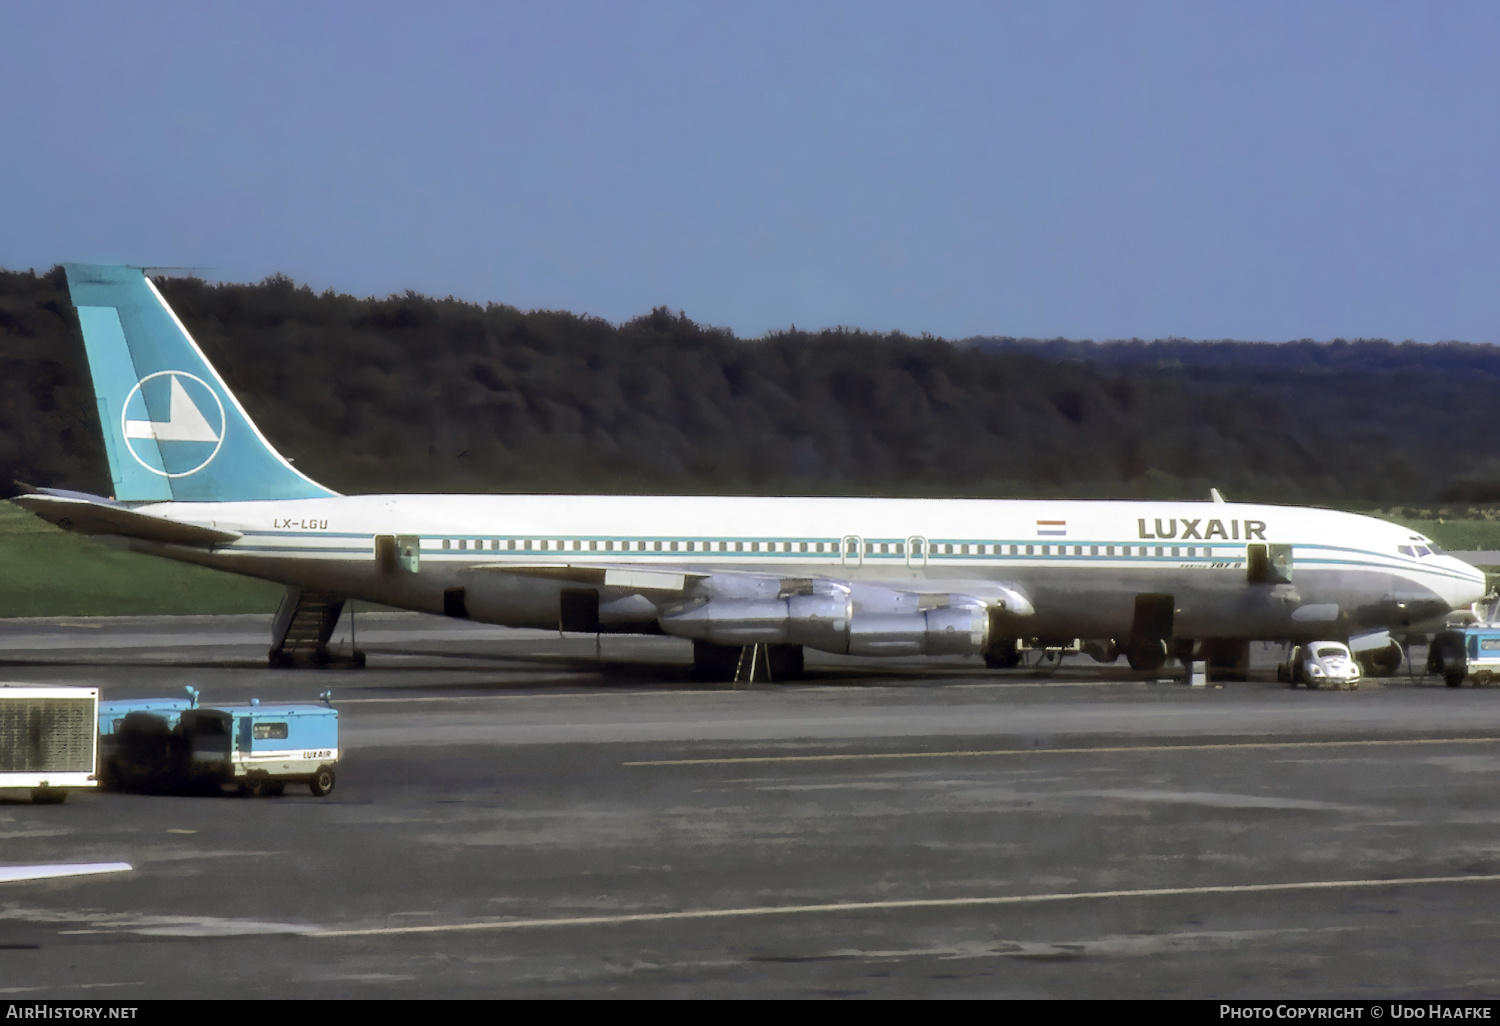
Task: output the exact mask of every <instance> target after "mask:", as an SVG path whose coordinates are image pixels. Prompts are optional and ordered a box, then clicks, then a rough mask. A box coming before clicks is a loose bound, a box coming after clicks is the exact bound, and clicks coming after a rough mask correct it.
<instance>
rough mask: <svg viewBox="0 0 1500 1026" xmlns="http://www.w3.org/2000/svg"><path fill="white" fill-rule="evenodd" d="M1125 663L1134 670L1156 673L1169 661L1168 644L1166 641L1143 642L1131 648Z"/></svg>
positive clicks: (1126, 654)
mask: <svg viewBox="0 0 1500 1026" xmlns="http://www.w3.org/2000/svg"><path fill="white" fill-rule="evenodd" d="M1125 661H1126V662H1128V663H1129V664H1130V668H1131V669H1132V670H1146V671H1151V672H1155V671H1156V670H1159V669H1161V668H1162V664H1163V663H1165V662H1166V661H1167V644H1166V642H1164V641H1143V642H1138V643H1136V644H1133V645H1131V646H1130V648H1129V650H1127V651H1126V653H1125Z"/></svg>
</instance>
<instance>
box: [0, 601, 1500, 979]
mask: <svg viewBox="0 0 1500 1026" xmlns="http://www.w3.org/2000/svg"><path fill="white" fill-rule="evenodd" d="M267 631H268V619H267V618H264V617H260V618H257V617H201V618H199V617H184V618H121V619H101V620H31V621H8V622H0V679H8V680H12V681H35V682H48V683H69V684H85V685H96V686H100V687H102V688H103V689H104V696H105V697H106V698H128V697H147V696H150V697H163V696H169V695H174V694H177V693H180V692H181V690H182V687H183V686H184V685H186V684H192V685H194V686H196V687H198V688H200V689H201V690H202V692H203V701H204V702H205V703H209V704H212V703H214V702H229V701H242V700H244V699H247V698H249V697H252V696H254V697H260V698H262V699H263V700H278V701H283V700H304V701H312V700H314V699H315V697H316V695H317V694H318V692H319V691H321V690H323V689H325V688H332V690H333V692H334V705H335V706H336V707H337V708H338V709H339V710H340V721H341V726H342V749H343V759H342V761H341V764H340V766H339V769H338V775H339V779H338V784H337V786H336V788H335V790H334V792H333V793H332V794H331V795H329V796H328V797H326V798H322V799H318V798H314V797H312V796H311V795H310V794H308V793H307V792H306V790H305V789H302V788H296V787H294V788H289V789H288V791H287V794H286V795H285V796H283V797H281V798H261V799H251V798H230V797H223V798H205V797H171V796H146V795H133V794H116V793H101V792H80V793H75V794H73V795H72V796H70V798H69V799H68V801H67V802H66V803H65V804H63V805H55V806H33V805H30V804H27V803H23V802H10V803H4V804H0V863H5V864H16V863H45V862H111V861H125V862H129V863H131V865H132V866H133V867H134V868H133V869H132V870H131V871H130V872H127V873H118V874H112V875H108V876H98V877H74V878H67V879H61V880H54V881H32V882H16V883H5V884H0V996H3V997H6V998H24V999H36V998H46V997H69V998H98V999H110V1000H128V999H136V998H151V997H266V998H277V997H337V996H352V997H450V996H451V997H512V996H513V997H533V996H536V997H540V996H546V997H605V996H652V997H661V996H692V997H729V996H735V997H759V996H851V997H853V996H869V997H927V996H955V997H957V996H966V997H979V996H984V997H1049V996H1050V997H1208V998H1249V997H1254V998H1265V997H1283V998H1304V997H1352V998H1397V997H1483V996H1492V995H1494V994H1495V993H1496V992H1497V991H1500V969H1497V968H1496V965H1497V956H1500V926H1497V922H1500V807H1497V802H1496V800H1495V791H1494V790H1493V788H1494V787H1495V785H1496V783H1497V781H1500V689H1473V688H1468V687H1464V688H1460V689H1448V688H1445V687H1443V686H1442V685H1441V683H1440V682H1438V681H1435V680H1433V679H1428V678H1422V677H1408V676H1398V677H1393V678H1385V679H1383V680H1379V681H1367V682H1366V684H1365V685H1364V686H1363V687H1362V688H1361V689H1360V690H1358V691H1341V692H1331V691H1306V690H1304V689H1300V688H1299V689H1295V690H1292V689H1288V688H1287V687H1285V686H1284V685H1277V684H1276V683H1275V682H1274V674H1273V673H1272V672H1271V670H1270V660H1272V659H1274V656H1275V652H1274V650H1270V649H1265V650H1260V651H1258V652H1257V668H1256V670H1255V672H1254V673H1252V679H1251V680H1249V681H1240V682H1225V683H1222V684H1221V685H1219V686H1211V687H1208V688H1202V689H1198V688H1188V687H1185V686H1184V685H1183V684H1182V683H1181V682H1180V681H1178V680H1176V679H1175V678H1173V677H1171V676H1169V675H1165V674H1163V675H1150V676H1143V675H1137V674H1134V673H1131V672H1130V671H1128V670H1126V669H1124V668H1123V665H1122V666H1121V667H1102V666H1098V665H1096V664H1093V663H1091V662H1089V661H1088V660H1087V659H1086V658H1083V657H1070V658H1069V659H1067V660H1065V661H1064V662H1063V663H1062V665H1061V666H1056V665H1055V664H1046V665H1043V666H1041V667H1033V668H1031V669H1019V670H1013V671H999V672H995V671H987V670H985V669H984V668H983V667H982V665H980V664H979V663H978V662H977V661H967V660H959V659H950V660H938V661H921V660H901V661H889V662H874V663H871V662H864V661H858V660H848V659H836V658H833V657H821V656H816V655H811V656H810V657H809V660H808V671H809V673H808V679H806V680H804V681H801V682H793V683H786V684H770V685H755V686H753V687H744V686H740V687H733V686H730V685H715V686H706V685H700V684H694V683H693V682H692V681H691V680H690V679H689V674H688V672H687V671H688V666H687V663H688V658H689V650H688V648H687V646H686V645H684V644H682V643H680V642H677V641H674V640H672V639H663V638H610V637H606V638H603V639H601V640H599V641H597V642H596V640H595V639H593V638H581V637H577V636H569V637H559V636H558V635H556V634H548V633H545V632H537V631H506V630H502V629H497V628H482V627H475V626H473V625H468V624H463V623H456V622H450V621H444V620H441V619H436V618H424V617H418V616H413V615H407V614H378V615H371V616H367V617H361V618H360V622H359V624H357V632H356V633H357V642H358V644H359V647H360V648H361V649H363V650H365V651H366V652H367V653H368V655H369V666H368V667H367V668H366V669H364V670H330V671H297V670H270V669H267V668H266V667H265V666H264V656H265V649H266V646H267V640H266V634H267ZM1417 661H1418V663H1419V664H1420V662H1421V658H1420V654H1418V659H1417Z"/></svg>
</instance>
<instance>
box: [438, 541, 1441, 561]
mask: <svg viewBox="0 0 1500 1026" xmlns="http://www.w3.org/2000/svg"><path fill="white" fill-rule="evenodd" d="M441 544H442V547H443V548H444V549H446V550H455V549H456V550H458V551H460V552H464V551H475V552H594V553H598V552H632V553H634V552H649V553H657V552H692V553H718V552H723V553H735V552H739V553H745V552H751V553H761V552H765V553H786V554H789V555H792V554H795V555H802V554H804V553H805V554H808V555H824V556H837V555H838V554H839V548H840V546H839V543H838V542H834V541H800V542H793V541H704V540H699V539H693V540H691V541H688V540H678V541H672V540H667V541H663V540H659V539H657V540H651V541H637V540H624V539H612V538H610V539H603V540H600V539H592V540H588V539H581V538H572V539H558V538H444V539H442V542H441ZM910 544H911V551H912V555H914V556H920V555H922V549H923V546H924V544H925V543H924V542H923V541H922V540H921V539H916V538H913V539H911V540H910ZM855 545H856V542H855V541H854V540H853V539H852V538H851V539H849V545H848V552H847V554H848V555H850V556H854V555H857V554H858V549H856V548H855ZM906 546H907V542H901V541H883V542H876V541H867V542H865V551H864V554H865V555H866V556H904V555H905V554H906ZM926 548H927V552H928V554H929V555H930V556H932V557H942V556H1070V555H1071V556H1085V555H1087V556H1094V557H1097V556H1104V557H1106V558H1108V557H1151V556H1155V557H1168V556H1170V557H1171V558H1173V559H1211V558H1213V548H1212V546H1208V545H1050V544H1048V545H1037V544H1030V545H1027V544H1022V543H1015V544H1010V543H1005V542H933V543H932V544H931V545H927V546H926ZM1401 550H1402V552H1403V554H1405V555H1412V552H1411V549H1410V548H1409V547H1408V546H1404V545H1403V546H1402V547H1401ZM1422 554H1423V555H1426V554H1427V553H1426V552H1425V551H1424V552H1422ZM1220 555H1221V556H1222V555H1227V553H1220Z"/></svg>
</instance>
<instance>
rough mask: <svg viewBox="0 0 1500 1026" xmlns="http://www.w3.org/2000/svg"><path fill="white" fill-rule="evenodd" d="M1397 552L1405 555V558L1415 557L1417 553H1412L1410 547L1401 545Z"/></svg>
mask: <svg viewBox="0 0 1500 1026" xmlns="http://www.w3.org/2000/svg"><path fill="white" fill-rule="evenodd" d="M1396 551H1397V552H1399V553H1401V555H1403V556H1415V555H1416V553H1415V552H1413V551H1412V549H1411V546H1410V545H1400V546H1397V548H1396Z"/></svg>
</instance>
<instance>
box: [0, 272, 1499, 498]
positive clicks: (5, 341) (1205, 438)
mask: <svg viewBox="0 0 1500 1026" xmlns="http://www.w3.org/2000/svg"><path fill="white" fill-rule="evenodd" d="M159 285H160V287H161V289H162V291H163V293H164V294H165V295H166V297H167V299H168V301H169V302H171V303H172V305H173V306H174V308H175V309H176V310H177V312H178V313H179V315H180V316H181V317H182V319H183V321H184V323H185V324H186V325H187V326H188V328H189V330H190V331H192V332H193V333H194V335H195V337H196V338H197V339H198V341H199V343H200V344H201V345H202V346H203V348H204V350H205V351H206V352H207V354H208V356H209V358H210V359H211V360H212V361H213V362H214V363H215V365H216V366H217V367H218V368H219V370H220V371H221V373H222V374H223V375H224V377H225V379H226V380H227V381H228V382H229V384H230V386H231V387H232V388H233V389H234V390H235V391H236V392H237V393H238V395H239V396H240V398H241V400H242V401H243V403H244V405H245V406H246V408H247V409H248V410H249V411H250V414H251V416H252V417H254V418H255V420H256V422H257V423H258V424H259V425H260V427H261V429H262V430H263V431H264V433H265V434H266V435H267V437H269V438H270V440H271V441H272V443H273V444H275V445H276V446H277V447H278V448H279V449H281V451H282V452H283V453H285V454H286V455H287V456H289V457H291V458H293V459H295V460H296V462H297V465H298V466H299V467H300V468H301V469H302V470H303V471H305V472H306V473H308V474H310V475H311V476H312V477H314V478H316V479H318V480H320V481H322V482H324V483H326V484H328V485H329V486H330V487H333V488H336V489H338V490H340V491H345V492H367V491H554V492H567V491H605V492H624V491H654V492H720V493H736V492H757V493H802V492H816V493H832V494H872V493H879V494H924V495H941V494H952V495H989V496H1028V495H1076V496H1119V497H1133V496H1147V495H1151V496H1180V497H1186V498H1200V497H1202V496H1203V495H1205V494H1206V492H1207V489H1208V487H1209V486H1210V485H1217V486H1218V487H1219V488H1220V489H1221V490H1222V491H1224V492H1225V493H1226V494H1228V495H1229V496H1230V497H1232V498H1235V499H1246V500H1249V499H1260V500H1275V501H1309V502H1323V503H1330V504H1344V505H1373V504H1381V503H1408V502H1412V503H1433V502H1440V501H1460V502H1487V501H1496V500H1500V459H1497V458H1496V457H1497V455H1500V446H1497V444H1496V443H1495V442H1494V441H1492V438H1493V437H1494V436H1495V431H1494V429H1493V423H1492V420H1491V411H1493V410H1496V409H1497V408H1500V349H1497V348H1496V347H1494V346H1487V345H1463V344H1457V343H1446V344H1440V345H1416V344H1412V343H1404V344H1393V343H1390V342H1385V341H1357V342H1342V341H1339V342H1333V343H1327V344H1318V343H1312V342H1294V343H1284V344H1276V345H1272V344H1263V343H1246V342H1190V341H1186V340H1179V339H1172V340H1166V341H1155V342H1142V341H1140V340H1131V341H1127V342H1108V343H1092V342H1071V341H1067V340H1061V339H1059V340H1051V341H1032V340H1021V339H1006V338H986V339H969V340H964V341H961V342H957V343H954V342H949V341H945V340H943V339H938V338H932V337H922V338H911V337H907V336H903V335H900V334H889V335H882V334H871V333H868V332H861V331H849V330H830V331H821V332H804V331H798V330H787V331H783V332H777V333H773V334H771V335H768V336H766V337H763V338H758V339H739V338H735V337H733V336H732V335H731V334H729V333H728V332H725V331H721V330H716V329H712V328H706V327H704V326H701V325H698V324H695V323H694V322H693V321H692V320H690V319H689V318H688V317H686V316H685V315H683V314H681V313H672V312H670V311H668V310H666V309H664V308H659V309H656V310H653V311H652V312H651V313H649V314H646V315H645V316H642V317H639V318H637V319H635V320H633V321H629V322H627V323H625V324H622V325H619V326H615V325H612V324H610V323H608V322H606V321H603V320H599V319H597V318H587V317H580V316H577V315H574V314H570V313H561V312H547V311H533V312H530V313H525V312H522V311H519V310H516V309H514V308H512V307H509V306H503V305H498V304H490V305H488V306H479V305H475V304H473V303H465V302H460V301H457V300H454V299H451V298H449V299H430V298H427V297H425V296H420V295H416V294H413V293H407V294H406V295H404V296H392V297H388V298H384V299H356V298H354V297H351V296H346V295H337V294H334V293H331V292H327V293H323V294H317V293H314V292H312V291H311V290H310V289H308V288H306V287H301V288H299V287H298V286H297V285H296V284H295V283H293V282H292V281H290V280H288V279H286V278H282V277H274V278H270V279H267V280H266V281H264V282H262V283H260V284H258V285H209V284H206V283H204V282H202V281H199V280H197V279H192V278H177V279H163V280H161V281H160V282H159ZM12 478H19V479H21V480H23V481H28V482H32V483H37V484H47V485H52V486H57V487H73V488H80V489H85V490H90V491H106V492H107V491H108V486H109V482H108V474H107V471H106V469H105V463H104V458H103V452H102V443H101V442H100V438H99V429H98V425H97V421H96V415H95V412H94V403H93V397H92V392H91V389H90V385H89V379H88V370H87V366H86V364H85V363H84V360H83V346H82V342H81V339H80V337H79V334H78V328H77V320H76V317H75V315H74V313H73V309H72V306H71V304H70V303H69V301H68V296H67V290H66V283H65V280H64V277H63V274H62V272H61V270H60V269H55V270H53V271H51V272H49V273H47V274H43V275H35V274H32V273H30V272H20V273H12V272H0V480H3V481H5V482H9V480H10V479H12Z"/></svg>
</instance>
